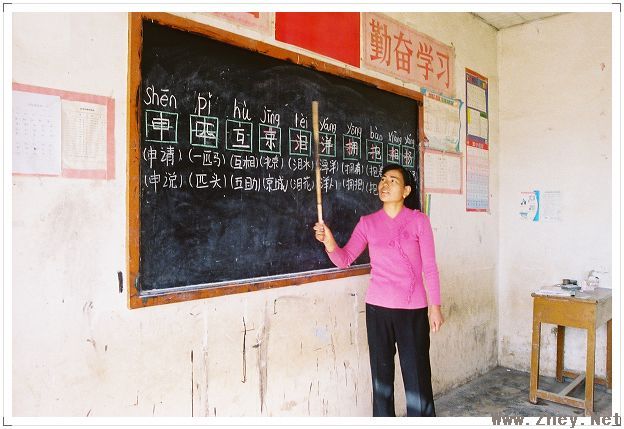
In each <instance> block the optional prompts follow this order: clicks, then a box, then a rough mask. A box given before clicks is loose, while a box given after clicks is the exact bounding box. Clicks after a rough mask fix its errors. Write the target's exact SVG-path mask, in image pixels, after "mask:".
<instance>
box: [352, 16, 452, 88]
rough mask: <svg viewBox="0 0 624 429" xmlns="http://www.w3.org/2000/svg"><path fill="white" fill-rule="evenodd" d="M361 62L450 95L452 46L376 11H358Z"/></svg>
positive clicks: (374, 68)
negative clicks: (362, 35) (361, 36)
mask: <svg viewBox="0 0 624 429" xmlns="http://www.w3.org/2000/svg"><path fill="white" fill-rule="evenodd" d="M362 33H363V34H364V49H363V55H364V57H363V59H364V65H365V66H366V67H368V68H371V69H373V70H377V71H380V72H382V73H386V74H389V75H391V76H395V77H397V78H399V79H402V80H404V81H406V82H413V83H416V84H417V85H418V86H420V87H424V88H427V89H430V90H433V91H435V92H439V93H441V94H444V95H447V96H449V97H454V89H455V77H454V74H453V67H454V60H455V52H454V50H453V48H452V47H450V46H447V45H445V44H443V43H440V42H438V41H437V40H435V39H433V38H431V37H429V36H427V35H426V34H422V33H419V32H417V31H414V30H412V29H411V28H409V27H407V26H406V25H403V24H401V23H399V22H397V21H394V20H393V19H390V18H388V17H386V16H384V15H381V14H377V13H363V14H362Z"/></svg>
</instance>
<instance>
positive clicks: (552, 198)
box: [540, 191, 561, 222]
mask: <svg viewBox="0 0 624 429" xmlns="http://www.w3.org/2000/svg"><path fill="white" fill-rule="evenodd" d="M540 206H541V215H542V219H543V220H545V221H552V222H560V221H561V191H545V192H542V193H541V201H540Z"/></svg>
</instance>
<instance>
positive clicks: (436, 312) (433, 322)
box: [429, 305, 444, 332]
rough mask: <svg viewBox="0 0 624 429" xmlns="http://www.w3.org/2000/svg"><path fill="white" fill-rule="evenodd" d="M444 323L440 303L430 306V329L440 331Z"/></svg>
mask: <svg viewBox="0 0 624 429" xmlns="http://www.w3.org/2000/svg"><path fill="white" fill-rule="evenodd" d="M443 323H444V316H442V309H441V308H440V306H439V305H430V306H429V329H430V330H431V332H438V331H439V330H440V328H441V327H442V324H443Z"/></svg>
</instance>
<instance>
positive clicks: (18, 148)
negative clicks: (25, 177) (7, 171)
mask: <svg viewBox="0 0 624 429" xmlns="http://www.w3.org/2000/svg"><path fill="white" fill-rule="evenodd" d="M13 173H21V174H46V175H59V174H61V97H59V96H55V95H42V94H35V93H31V92H22V91H13Z"/></svg>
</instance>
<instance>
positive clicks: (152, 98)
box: [133, 17, 420, 303]
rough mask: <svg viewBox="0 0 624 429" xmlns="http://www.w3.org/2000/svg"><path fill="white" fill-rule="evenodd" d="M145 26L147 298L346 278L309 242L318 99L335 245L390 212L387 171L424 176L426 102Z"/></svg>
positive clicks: (142, 271) (141, 272)
mask: <svg viewBox="0 0 624 429" xmlns="http://www.w3.org/2000/svg"><path fill="white" fill-rule="evenodd" d="M140 26H141V30H142V31H141V35H142V43H141V47H140V61H139V74H140V81H139V84H138V86H137V89H136V91H137V93H136V117H137V120H138V124H139V126H138V135H137V138H138V142H137V144H136V145H135V146H136V147H138V152H139V153H138V157H139V160H138V164H139V169H138V177H135V178H134V179H133V180H134V181H135V182H137V181H138V183H134V185H135V187H134V188H133V189H136V191H135V192H136V194H137V195H136V196H137V197H138V204H137V207H138V211H139V216H138V257H139V261H138V272H137V274H136V277H135V284H134V286H135V288H136V289H137V292H138V295H139V297H143V298H145V297H150V296H155V295H158V294H168V293H171V292H175V291H188V290H194V289H219V288H223V287H227V286H231V285H236V284H246V285H255V286H258V285H261V284H262V282H270V281H271V280H273V279H281V278H294V279H296V278H298V277H305V276H307V277H309V276H310V275H313V274H314V273H326V272H337V271H340V270H338V269H336V268H335V267H334V266H333V264H332V263H331V262H330V261H329V259H328V257H327V255H326V253H325V251H324V250H323V246H322V245H321V244H320V243H318V242H317V241H316V240H315V239H314V237H313V233H312V226H313V225H314V223H315V222H316V216H317V215H316V200H315V189H316V188H315V180H314V178H315V174H314V173H315V172H314V154H313V150H314V145H313V139H312V115H311V104H312V101H313V100H317V101H318V102H319V127H320V159H321V162H320V164H321V172H322V177H323V182H322V191H323V210H324V219H325V221H326V223H327V224H328V225H329V226H330V227H331V228H332V230H333V231H334V235H335V237H336V239H337V241H338V243H341V244H344V243H345V242H346V241H347V239H348V238H349V236H350V234H351V232H352V230H353V228H354V226H355V224H356V223H357V221H358V219H359V218H360V216H362V215H365V214H368V213H371V212H373V211H375V210H377V209H379V208H380V206H381V205H380V202H379V200H378V197H377V192H376V187H377V182H378V180H379V177H380V175H381V169H382V167H383V165H385V164H386V163H388V162H398V163H401V164H402V165H404V166H405V167H406V168H407V169H408V170H409V171H411V172H412V173H413V174H414V176H415V177H416V178H418V177H419V174H418V173H419V150H418V129H419V127H418V102H417V100H415V99H413V98H409V97H405V96H402V95H398V94H395V93H392V92H388V91H384V90H381V89H378V88H376V87H374V86H372V85H370V84H366V83H363V82H360V81H356V80H354V79H349V78H345V77H339V76H335V75H332V74H329V73H325V72H321V71H319V70H314V69H311V68H309V67H304V66H302V65H298V64H294V63H292V62H288V61H284V60H282V59H278V58H274V57H272V56H267V55H263V54H261V53H258V52H254V51H252V50H249V49H245V48H242V47H238V46H233V45H231V44H228V43H224V42H222V41H219V40H215V39H213V38H210V37H206V36H205V35H203V34H197V33H196V32H192V31H185V30H183V29H179V28H173V27H172V26H169V25H163V24H162V23H160V22H154V21H153V20H148V19H145V18H144V17H143V18H141V19H140ZM137 179H138V180H137ZM418 182H419V181H418V180H416V183H418ZM419 191H420V190H419V189H417V190H415V192H419ZM367 263H368V255H367V254H364V255H362V257H360V258H359V259H358V260H357V261H356V263H355V264H354V265H355V266H356V267H368V265H367ZM360 272H361V271H360ZM246 290H254V287H247V289H246ZM143 303H145V299H143Z"/></svg>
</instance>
